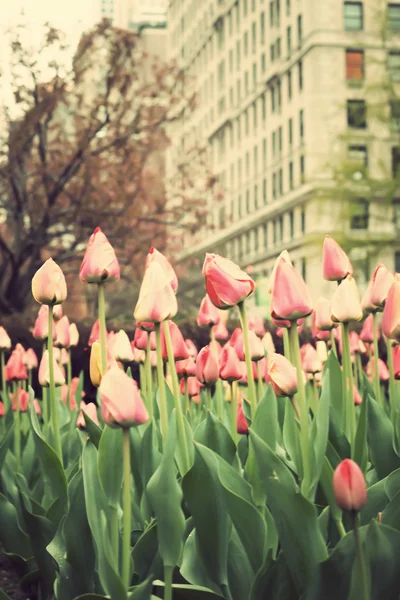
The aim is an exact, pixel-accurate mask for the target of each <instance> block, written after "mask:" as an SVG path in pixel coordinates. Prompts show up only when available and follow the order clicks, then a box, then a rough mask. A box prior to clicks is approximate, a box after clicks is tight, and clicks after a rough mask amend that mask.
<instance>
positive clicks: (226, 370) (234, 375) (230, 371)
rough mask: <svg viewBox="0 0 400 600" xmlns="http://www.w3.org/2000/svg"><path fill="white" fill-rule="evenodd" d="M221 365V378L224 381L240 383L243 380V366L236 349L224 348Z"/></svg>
mask: <svg viewBox="0 0 400 600" xmlns="http://www.w3.org/2000/svg"><path fill="white" fill-rule="evenodd" d="M219 363H220V367H219V376H220V378H221V379H222V380H223V381H230V382H231V381H239V379H241V378H242V364H241V362H240V360H239V357H238V355H237V352H236V350H235V348H234V347H232V346H225V347H224V348H222V350H221V354H220V357H219Z"/></svg>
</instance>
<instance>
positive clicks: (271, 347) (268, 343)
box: [262, 331, 275, 356]
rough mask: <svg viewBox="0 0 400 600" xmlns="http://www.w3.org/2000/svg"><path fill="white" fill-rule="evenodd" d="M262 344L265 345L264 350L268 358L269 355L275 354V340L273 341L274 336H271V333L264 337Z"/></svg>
mask: <svg viewBox="0 0 400 600" xmlns="http://www.w3.org/2000/svg"><path fill="white" fill-rule="evenodd" d="M262 343H263V346H264V350H265V352H266V353H267V356H268V355H269V354H273V353H274V352H275V344H274V340H273V338H272V335H271V334H270V332H269V331H267V333H266V334H265V335H264V337H263V339H262Z"/></svg>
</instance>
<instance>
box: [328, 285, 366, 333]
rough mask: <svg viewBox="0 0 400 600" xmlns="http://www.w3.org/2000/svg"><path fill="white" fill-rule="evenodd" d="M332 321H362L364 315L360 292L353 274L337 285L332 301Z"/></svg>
mask: <svg viewBox="0 0 400 600" xmlns="http://www.w3.org/2000/svg"><path fill="white" fill-rule="evenodd" d="M331 311H332V315H331V318H332V321H335V322H337V323H348V322H349V321H360V320H361V319H362V317H363V311H362V308H361V301H360V294H359V291H358V288H357V284H356V282H355V280H354V279H353V277H352V276H351V275H348V276H347V277H346V279H343V281H341V282H340V284H339V285H338V286H337V288H336V290H335V293H334V294H333V297H332V302H331Z"/></svg>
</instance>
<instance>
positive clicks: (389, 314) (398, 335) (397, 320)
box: [382, 278, 400, 341]
mask: <svg viewBox="0 0 400 600" xmlns="http://www.w3.org/2000/svg"><path fill="white" fill-rule="evenodd" d="M382 332H383V334H384V335H385V336H386V337H387V338H389V339H391V340H397V341H400V281H399V280H398V279H397V278H396V279H395V280H394V282H393V283H392V285H391V287H390V290H389V293H388V295H387V298H386V302H385V308H384V309H383V316H382Z"/></svg>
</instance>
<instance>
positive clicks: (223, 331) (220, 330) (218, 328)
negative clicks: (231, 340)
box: [212, 321, 229, 342]
mask: <svg viewBox="0 0 400 600" xmlns="http://www.w3.org/2000/svg"><path fill="white" fill-rule="evenodd" d="M212 330H213V334H214V337H215V339H216V340H218V341H220V342H224V341H225V340H227V339H228V337H229V332H228V330H227V328H226V325H225V323H223V321H220V322H219V323H218V324H217V325H214V327H213V328H212Z"/></svg>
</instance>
